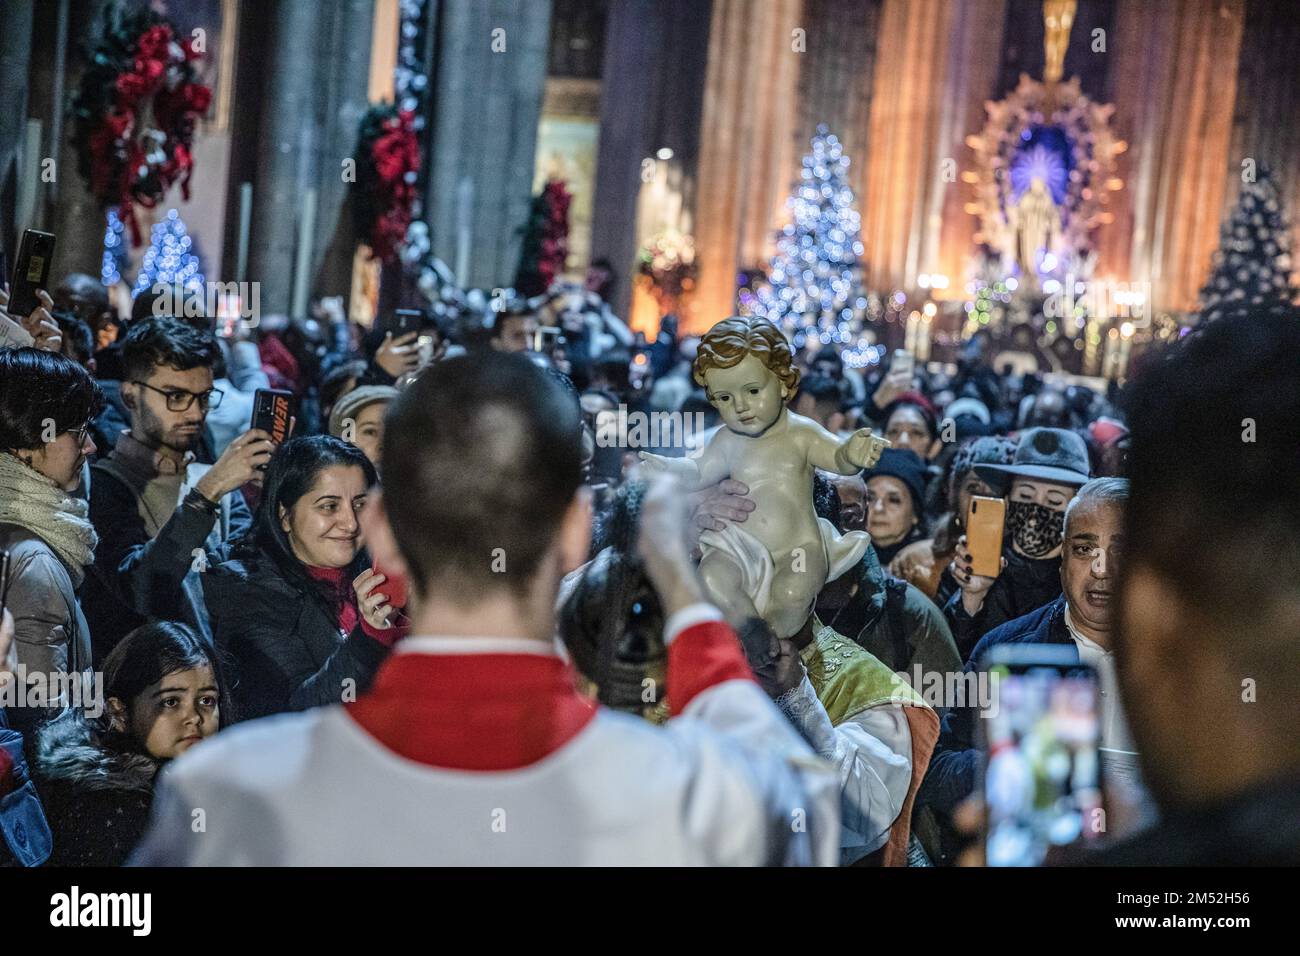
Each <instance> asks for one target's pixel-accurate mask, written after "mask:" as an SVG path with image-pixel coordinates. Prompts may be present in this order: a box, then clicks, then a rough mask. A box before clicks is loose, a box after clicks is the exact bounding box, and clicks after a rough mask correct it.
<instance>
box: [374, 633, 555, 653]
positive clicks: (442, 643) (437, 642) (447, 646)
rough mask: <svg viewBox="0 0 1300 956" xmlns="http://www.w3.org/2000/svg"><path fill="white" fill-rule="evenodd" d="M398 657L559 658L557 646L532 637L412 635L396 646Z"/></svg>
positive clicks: (395, 650) (394, 649)
mask: <svg viewBox="0 0 1300 956" xmlns="http://www.w3.org/2000/svg"><path fill="white" fill-rule="evenodd" d="M393 653H394V654H533V655H536V656H538V657H559V656H560V653H559V651H558V649H557V648H556V646H555V643H554V642H553V641H552V642H547V641H538V640H535V639H533V638H531V637H453V636H447V635H438V636H432V635H419V636H416V635H412V636H410V637H404V638H402V639H401V640H400V641H398V642H397V643H396V644H395V645H394V646H393Z"/></svg>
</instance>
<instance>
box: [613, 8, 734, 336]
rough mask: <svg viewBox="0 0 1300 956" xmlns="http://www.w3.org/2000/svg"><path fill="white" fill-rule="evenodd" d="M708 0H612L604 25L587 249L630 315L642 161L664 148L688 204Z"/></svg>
mask: <svg viewBox="0 0 1300 956" xmlns="http://www.w3.org/2000/svg"><path fill="white" fill-rule="evenodd" d="M711 7H712V3H711V2H710V0H613V2H612V3H611V4H610V7H609V20H608V22H607V24H606V27H605V62H604V67H603V70H602V73H603V76H602V80H601V96H600V114H601V116H600V144H599V146H598V147H597V149H598V153H597V164H596V196H595V202H594V205H593V210H592V231H591V255H592V258H593V259H598V258H601V257H604V258H607V259H609V261H610V262H611V263H612V264H613V266H614V270H615V272H616V273H617V274H618V287H617V288H616V289H615V295H614V301H613V302H611V303H610V305H611V307H612V308H613V309H614V312H615V313H616V314H618V315H621V316H627V315H628V314H629V305H630V302H631V297H632V280H633V279H634V278H635V273H634V269H635V259H636V251H637V197H638V196H639V194H640V191H641V186H642V181H641V162H642V160H644V159H646V158H647V157H652V156H654V155H655V151H656V150H658V149H660V148H662V147H667V148H669V149H671V150H672V151H673V154H674V162H675V163H676V164H677V165H678V167H679V168H680V169H681V170H683V171H684V173H685V174H686V186H687V190H688V195H686V196H685V197H684V198H685V199H686V201H687V205H688V207H689V206H690V205H691V202H692V201H693V199H694V196H693V182H694V176H695V172H696V165H697V162H698V158H699V147H700V111H701V105H702V103H703V99H704V76H705V68H706V65H707V61H708V50H709V15H710V10H711Z"/></svg>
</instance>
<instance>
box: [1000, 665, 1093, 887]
mask: <svg viewBox="0 0 1300 956" xmlns="http://www.w3.org/2000/svg"><path fill="white" fill-rule="evenodd" d="M1071 650H1072V648H1069V647H1067V646H1065V645H1056V644H1020V645H1011V646H1005V645H1004V646H1002V647H995V648H994V649H993V653H991V654H990V656H989V658H988V659H987V660H986V670H987V672H988V673H989V675H990V679H991V680H993V681H994V683H993V688H994V690H993V693H994V695H995V705H994V706H993V707H990V708H989V709H988V710H987V711H986V712H985V714H984V719H982V720H981V721H980V722H979V723H980V725H981V726H982V727H983V730H984V736H985V740H984V750H983V755H982V756H983V761H982V764H983V793H984V802H985V810H986V817H985V827H986V829H985V842H984V852H985V860H986V862H987V864H988V865H989V866H1041V865H1042V864H1043V863H1044V862H1045V861H1046V859H1047V857H1048V854H1049V852H1050V851H1051V850H1052V849H1053V848H1059V847H1065V846H1069V845H1072V844H1077V843H1080V842H1085V841H1087V840H1090V839H1095V838H1097V837H1100V836H1101V835H1102V834H1103V833H1104V832H1105V818H1104V816H1103V814H1102V799H1101V767H1100V753H1099V750H1100V741H1099V736H1100V726H1101V720H1100V716H1099V712H1100V697H1101V695H1100V693H1099V688H1098V684H1097V674H1096V672H1095V671H1094V670H1093V669H1092V668H1090V667H1086V666H1084V665H1081V664H1078V663H1075V662H1073V660H1072V655H1071V653H1070V652H1071Z"/></svg>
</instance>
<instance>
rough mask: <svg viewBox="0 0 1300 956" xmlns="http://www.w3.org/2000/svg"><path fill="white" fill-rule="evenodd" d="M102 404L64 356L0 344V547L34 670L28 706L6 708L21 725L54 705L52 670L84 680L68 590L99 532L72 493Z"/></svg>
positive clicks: (82, 633)
mask: <svg viewBox="0 0 1300 956" xmlns="http://www.w3.org/2000/svg"><path fill="white" fill-rule="evenodd" d="M102 405H103V396H102V394H101V393H100V390H99V386H98V385H96V384H95V382H94V380H92V379H91V377H90V374H89V373H88V372H87V371H86V370H85V369H84V368H82V367H81V366H80V365H78V364H77V363H76V362H74V361H72V360H71V359H69V358H66V357H65V356H62V355H57V354H53V353H50V352H43V351H39V350H37V349H34V348H22V349H5V350H0V549H3V550H6V551H8V552H9V593H8V608H9V610H10V611H11V612H12V614H13V617H14V627H15V633H14V640H15V645H16V647H17V664H19V665H22V668H23V672H24V673H26V674H28V675H33V676H31V677H28V678H27V679H28V682H29V685H30V687H31V689H32V691H33V693H32V694H31V695H26V696H25V697H24V700H25V701H27V702H28V704H29V706H27V707H15V708H13V709H12V710H11V711H10V718H11V719H12V721H13V722H14V724H15V726H20V728H21V729H26V728H28V727H31V728H34V727H35V724H36V723H37V722H39V721H40V720H42V719H44V718H46V717H48V716H52V714H50V713H48V712H46V708H47V707H54V706H58V705H59V704H60V702H59V701H58V700H56V699H53V698H52V697H51V695H49V694H48V693H47V692H48V691H49V690H50V688H51V687H52V686H53V684H52V681H53V680H54V679H55V677H56V675H59V674H64V675H75V674H84V675H86V676H89V671H90V669H91V643H90V627H89V626H88V624H87V623H86V617H85V615H84V614H83V613H82V610H81V604H80V602H79V601H78V597H77V589H78V588H79V587H80V586H81V583H82V581H83V580H84V579H85V576H86V568H87V566H89V565H90V564H91V563H92V562H93V561H94V555H95V544H96V543H97V541H98V538H97V536H96V534H95V529H94V526H93V525H92V524H91V523H90V517H89V507H88V505H87V504H86V502H85V500H84V499H82V498H80V497H78V496H77V495H76V494H75V492H76V491H77V489H78V487H79V486H80V484H81V477H82V465H83V464H84V463H85V461H86V458H87V456H89V455H93V454H94V453H95V443H94V441H93V440H92V439H91V438H90V434H89V427H90V422H91V420H92V419H93V418H94V417H95V415H96V414H98V412H99V410H100V408H101V407H102ZM37 677H39V678H40V679H39V680H37V679H36V678H37Z"/></svg>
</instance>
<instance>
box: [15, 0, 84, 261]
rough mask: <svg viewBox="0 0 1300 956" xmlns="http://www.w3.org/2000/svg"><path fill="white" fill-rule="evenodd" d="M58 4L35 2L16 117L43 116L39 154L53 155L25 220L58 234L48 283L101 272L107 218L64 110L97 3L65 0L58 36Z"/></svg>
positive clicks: (79, 69)
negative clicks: (23, 98) (57, 129)
mask: <svg viewBox="0 0 1300 956" xmlns="http://www.w3.org/2000/svg"><path fill="white" fill-rule="evenodd" d="M19 6H21V4H19ZM59 9H60V4H59V3H54V2H51V3H41V4H36V5H35V6H34V13H33V14H32V16H33V18H34V19H33V23H32V29H31V34H30V35H31V60H30V64H29V70H28V78H29V80H30V86H29V87H28V94H27V95H28V101H27V103H28V105H27V109H26V110H25V111H24V112H23V113H22V114H19V115H18V116H17V117H15V118H16V119H18V121H19V122H21V123H26V117H27V115H28V114H30V115H32V116H35V117H39V118H40V119H41V121H42V123H43V127H42V131H41V136H42V143H41V153H40V156H41V159H42V161H43V160H45V159H47V158H52V159H54V160H55V164H54V167H53V169H54V175H55V178H54V181H53V182H48V183H46V182H41V183H39V185H38V190H37V202H36V210H35V212H34V214H33V218H34V220H35V221H33V222H31V223H25V224H23V225H29V226H33V227H35V228H40V229H45V230H47V231H49V232H53V233H54V234H55V235H56V236H57V237H58V241H57V243H56V245H55V247H54V263H53V266H52V268H51V270H50V275H51V279H50V282H51V284H57V283H58V282H59V281H60V280H61V279H62V278H63V277H64V276H66V275H68V274H69V273H71V272H85V273H88V274H90V275H92V276H98V275H99V270H100V266H101V265H102V261H103V253H104V228H105V222H106V220H105V215H104V210H103V209H101V208H100V206H99V204H98V203H97V202H96V201H95V199H94V197H93V196H91V194H90V184H89V183H88V182H87V181H86V179H85V177H83V176H82V175H81V172H80V171H79V169H78V158H77V153H76V151H75V150H74V149H73V148H72V142H71V139H72V132H73V124H72V120H71V117H69V116H68V115H66V111H67V109H68V105H69V103H70V102H71V98H72V96H73V94H74V93H75V92H76V90H77V84H78V83H79V82H80V79H81V74H82V71H83V70H84V69H85V65H86V61H85V55H84V48H85V46H86V44H88V43H89V42H91V40H92V36H93V34H94V32H95V30H96V28H97V26H98V21H97V15H98V11H99V5H98V4H94V3H69V4H68V21H67V25H66V26H67V32H66V34H64V35H63V36H62V37H60V35H59ZM0 15H4V16H8V15H9V14H8V11H7V10H6V11H0ZM8 29H9V22H8V21H0V31H3V32H5V33H7V32H8ZM61 39H62V41H63V42H62V58H63V64H64V68H63V72H62V77H61V78H60V77H56V75H55V72H56V69H57V67H58V64H59V62H60V55H61V54H60V40H61ZM60 79H61V83H60V82H59V80H60ZM60 88H61V95H60ZM60 113H62V114H63V123H62V130H61V133H60V134H59V142H57V143H55V142H54V141H53V138H52V137H53V136H54V123H53V122H52V120H53V117H54V116H56V115H58V114H60ZM22 175H24V176H36V177H40V175H41V169H40V168H39V167H38V168H36V169H30V170H23V172H22ZM20 228H21V227H20Z"/></svg>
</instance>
